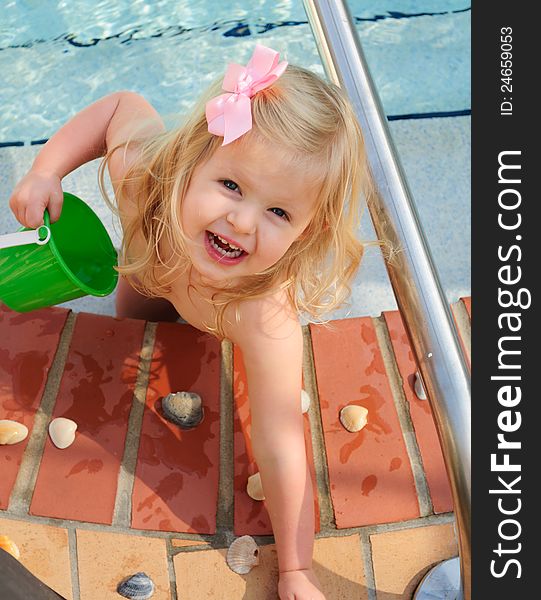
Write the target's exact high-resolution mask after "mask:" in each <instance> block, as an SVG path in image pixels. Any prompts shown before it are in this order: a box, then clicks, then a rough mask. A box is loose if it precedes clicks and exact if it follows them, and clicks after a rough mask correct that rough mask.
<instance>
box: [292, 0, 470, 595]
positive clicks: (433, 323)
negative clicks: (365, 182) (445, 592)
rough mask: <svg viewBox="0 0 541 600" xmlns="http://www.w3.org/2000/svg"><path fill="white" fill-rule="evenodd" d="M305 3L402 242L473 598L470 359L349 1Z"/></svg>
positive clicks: (382, 204)
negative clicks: (348, 101) (351, 110)
mask: <svg viewBox="0 0 541 600" xmlns="http://www.w3.org/2000/svg"><path fill="white" fill-rule="evenodd" d="M303 2H304V7H305V10H306V13H307V15H308V19H309V22H310V25H311V28H312V32H313V34H314V37H315V40H316V44H317V47H318V51H319V54H320V57H321V61H322V63H323V66H324V68H325V71H326V73H327V76H328V77H329V79H330V80H331V81H332V82H333V83H335V84H337V85H339V86H340V87H342V88H343V89H344V90H346V92H347V93H348V95H349V97H350V99H351V101H352V103H353V105H354V107H355V110H356V113H357V117H358V119H359V122H360V124H361V127H362V129H363V132H364V139H365V146H366V152H367V156H368V160H369V163H370V168H371V171H372V175H373V177H374V181H375V183H376V186H377V189H378V192H377V193H376V194H375V198H374V199H373V200H371V201H370V202H369V206H368V208H369V211H370V215H371V217H372V221H373V224H374V228H375V230H376V234H377V236H378V238H379V239H380V240H387V241H389V242H390V243H391V244H392V246H393V247H395V248H399V252H398V253H397V254H396V255H395V256H394V258H393V260H387V259H386V261H385V262H386V267H387V271H388V273H389V278H390V281H391V285H392V287H393V290H394V294H395V296H396V300H397V303H398V307H399V309H400V313H401V315H402V318H403V320H404V323H405V326H406V330H407V332H408V335H409V338H410V340H411V344H412V347H413V350H414V352H415V357H416V359H417V364H418V366H419V369H420V372H421V375H422V379H423V383H424V387H425V390H426V392H427V396H428V399H429V402H430V406H431V408H432V412H433V415H434V421H435V424H436V429H437V431H438V436H439V439H440V444H441V447H442V451H443V456H444V460H445V465H446V469H447V474H448V476H449V480H450V483H451V491H452V495H453V501H454V510H455V518H456V523H457V529H458V538H459V540H458V541H459V555H460V578H461V588H462V589H461V590H458V597H457V598H464V599H465V600H471V406H470V400H471V393H470V376H469V370H468V367H467V363H466V359H465V357H464V354H463V352H462V349H461V346H460V343H459V338H458V334H457V331H456V328H455V326H454V323H453V319H452V316H451V312H450V309H449V306H448V304H447V300H446V298H445V295H444V293H443V290H442V287H441V284H440V282H439V279H438V275H437V273H436V270H435V268H434V264H433V260H432V257H431V254H430V250H429V247H428V243H427V241H426V238H425V236H424V233H423V230H422V227H421V224H420V220H419V217H418V215H417V211H416V209H415V206H414V203H413V201H412V195H411V192H410V190H409V188H408V185H407V182H406V178H405V176H404V173H403V170H402V167H401V165H400V161H399V158H398V154H397V152H396V150H395V148H394V145H393V142H392V139H391V136H390V133H389V130H388V127H387V120H386V118H385V113H384V112H383V109H382V106H381V103H380V100H379V96H378V93H377V91H376V88H375V86H374V84H373V82H372V79H371V76H370V72H369V69H368V67H367V64H366V61H365V58H364V54H363V50H362V47H361V43H360V41H359V38H358V34H357V31H356V29H355V26H354V24H353V20H352V18H351V15H350V13H349V10H348V8H347V5H346V3H345V2H344V1H343V0H303ZM446 597H447V596H446Z"/></svg>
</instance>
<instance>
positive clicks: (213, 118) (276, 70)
mask: <svg viewBox="0 0 541 600" xmlns="http://www.w3.org/2000/svg"><path fill="white" fill-rule="evenodd" d="M278 60H279V54H278V52H276V50H272V49H271V48H267V47H265V46H262V45H261V44H256V47H255V50H254V53H253V54H252V58H251V59H250V61H249V62H248V64H247V65H246V66H245V67H243V66H242V65H237V64H235V63H230V64H229V65H228V66H227V71H226V73H225V77H224V81H223V84H222V89H223V90H226V91H227V92H229V93H228V94H221V95H220V96H216V98H213V99H212V100H209V102H207V104H206V107H205V114H206V117H207V123H208V130H209V132H210V133H213V134H214V135H220V136H222V135H223V136H224V141H223V144H222V146H225V145H226V144H229V143H230V142H232V141H234V140H236V139H237V138H239V137H240V136H241V135H244V134H245V133H246V132H247V131H249V130H250V129H251V128H252V103H251V100H250V98H251V97H252V96H253V95H254V94H255V93H256V92H259V91H260V90H263V89H265V88H266V87H269V85H271V84H272V83H274V82H275V81H276V80H277V79H278V77H280V75H281V74H282V73H283V72H284V71H285V70H286V67H287V61H285V60H284V61H282V62H281V63H279V64H278Z"/></svg>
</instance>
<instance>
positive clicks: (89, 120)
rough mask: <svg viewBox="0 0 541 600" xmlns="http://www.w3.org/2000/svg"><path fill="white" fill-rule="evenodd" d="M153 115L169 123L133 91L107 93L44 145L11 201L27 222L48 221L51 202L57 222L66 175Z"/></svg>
mask: <svg viewBox="0 0 541 600" xmlns="http://www.w3.org/2000/svg"><path fill="white" fill-rule="evenodd" d="M149 120H150V121H153V122H155V123H156V128H157V129H158V130H161V129H163V123H162V122H161V119H160V117H159V116H158V113H157V112H156V111H155V110H154V108H153V107H152V106H151V105H150V104H149V103H148V102H147V101H146V100H145V99H144V98H143V97H142V96H139V95H138V94H135V93H133V92H126V91H123V92H116V93H114V94H110V95H109V96H105V97H104V98H101V99H100V100H98V101H97V102H94V103H93V104H91V105H90V106H87V107H86V108H85V109H84V110H82V111H81V112H79V113H77V114H76V115H75V116H74V117H73V118H72V119H71V120H70V121H68V122H67V123H66V124H65V125H64V126H63V127H61V128H60V129H59V130H58V131H57V132H56V133H55V134H54V135H53V136H52V137H51V138H50V139H49V140H48V141H47V143H46V144H45V145H44V146H43V148H42V149H41V151H40V152H39V154H38V155H37V157H36V159H35V160H34V163H33V164H32V167H31V169H30V171H29V172H28V173H27V174H26V175H25V176H24V177H23V179H21V181H20V182H19V183H18V184H17V186H16V187H15V189H14V191H13V194H12V196H11V198H10V201H9V205H10V208H11V210H12V211H13V213H14V215H15V217H16V218H17V220H18V221H19V222H20V223H22V224H23V225H25V226H26V227H33V228H35V227H38V226H39V225H41V224H43V212H44V211H45V209H46V208H47V209H48V210H49V214H50V217H51V222H53V223H54V222H55V221H57V220H58V218H59V217H60V212H61V210H62V200H63V196H62V186H61V181H62V178H63V177H65V176H66V175H68V173H71V172H72V171H74V170H75V169H77V167H80V166H81V165H83V164H85V163H87V162H89V161H91V160H94V159H95V158H99V157H100V156H104V155H105V153H106V152H107V150H108V148H111V147H113V146H115V145H117V144H119V143H121V142H123V141H126V139H128V137H129V132H130V130H132V128H133V127H136V126H137V125H138V124H139V123H140V122H142V121H149Z"/></svg>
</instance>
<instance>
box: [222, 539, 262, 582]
mask: <svg viewBox="0 0 541 600" xmlns="http://www.w3.org/2000/svg"><path fill="white" fill-rule="evenodd" d="M226 561H227V564H228V566H229V568H230V569H231V570H232V571H233V572H234V573H237V574H238V575H246V574H247V573H249V572H250V571H251V570H252V568H253V567H255V566H256V565H258V564H259V548H258V547H257V544H256V543H255V541H254V538H252V537H250V536H249V535H243V536H242V537H240V538H237V539H236V540H235V541H234V542H233V543H232V544H231V546H229V549H228V551H227V557H226Z"/></svg>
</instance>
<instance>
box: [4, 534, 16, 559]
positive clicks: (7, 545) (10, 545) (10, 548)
mask: <svg viewBox="0 0 541 600" xmlns="http://www.w3.org/2000/svg"><path fill="white" fill-rule="evenodd" d="M0 548H3V549H4V550H5V551H6V552H9V553H10V554H11V555H12V556H14V557H15V558H16V559H19V558H20V557H21V553H20V552H19V548H17V544H15V542H14V541H13V540H11V539H10V538H8V536H7V535H0Z"/></svg>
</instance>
